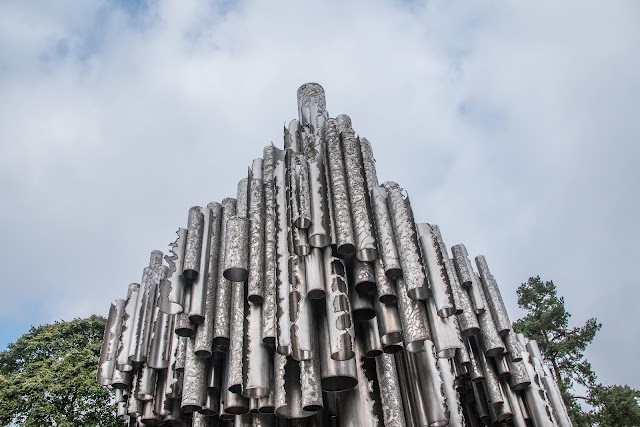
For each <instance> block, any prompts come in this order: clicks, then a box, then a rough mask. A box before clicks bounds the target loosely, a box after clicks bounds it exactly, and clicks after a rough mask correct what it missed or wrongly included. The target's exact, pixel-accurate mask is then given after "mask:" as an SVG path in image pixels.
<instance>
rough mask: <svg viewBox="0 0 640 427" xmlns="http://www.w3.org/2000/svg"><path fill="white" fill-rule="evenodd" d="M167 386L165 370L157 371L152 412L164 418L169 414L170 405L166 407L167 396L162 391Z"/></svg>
mask: <svg viewBox="0 0 640 427" xmlns="http://www.w3.org/2000/svg"><path fill="white" fill-rule="evenodd" d="M166 386H167V369H158V370H157V378H156V386H155V390H154V392H155V395H154V396H153V404H154V407H153V412H155V413H156V414H158V415H160V416H161V417H164V416H166V415H168V414H170V413H171V408H170V405H168V403H169V402H168V400H167V395H166V394H165V393H164V390H165V388H166Z"/></svg>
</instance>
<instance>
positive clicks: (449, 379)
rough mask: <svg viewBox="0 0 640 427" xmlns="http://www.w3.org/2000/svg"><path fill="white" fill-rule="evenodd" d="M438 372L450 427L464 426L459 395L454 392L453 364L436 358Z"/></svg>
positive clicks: (447, 360)
mask: <svg viewBox="0 0 640 427" xmlns="http://www.w3.org/2000/svg"><path fill="white" fill-rule="evenodd" d="M437 364H438V371H439V372H440V378H441V379H442V384H443V392H444V396H445V399H446V404H447V409H448V411H449V412H448V414H447V418H449V425H450V426H464V425H465V421H464V414H463V411H462V405H461V404H460V395H459V394H458V391H457V390H456V376H455V374H454V369H453V367H454V365H455V364H454V362H453V360H451V359H443V358H438V360H437Z"/></svg>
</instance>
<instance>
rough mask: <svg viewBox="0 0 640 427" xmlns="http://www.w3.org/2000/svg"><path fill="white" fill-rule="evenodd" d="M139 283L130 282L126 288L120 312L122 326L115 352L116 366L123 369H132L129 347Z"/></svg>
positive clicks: (131, 338) (136, 309)
mask: <svg viewBox="0 0 640 427" xmlns="http://www.w3.org/2000/svg"><path fill="white" fill-rule="evenodd" d="M139 292H140V285H139V284H137V283H132V284H130V285H129V288H128V290H127V300H126V302H125V305H124V312H123V314H122V326H121V330H120V340H119V341H118V349H117V353H116V368H117V369H119V370H121V371H123V372H127V371H132V370H133V365H132V364H131V362H130V361H129V348H130V347H131V341H132V340H133V334H134V331H135V323H134V320H135V318H136V313H137V311H138V308H137V306H138V293H139Z"/></svg>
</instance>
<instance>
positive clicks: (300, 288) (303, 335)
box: [289, 256, 313, 360]
mask: <svg viewBox="0 0 640 427" xmlns="http://www.w3.org/2000/svg"><path fill="white" fill-rule="evenodd" d="M289 261H290V263H291V267H290V272H289V277H290V282H291V292H290V293H289V310H290V313H289V316H290V322H291V355H292V356H293V358H294V359H296V360H308V359H311V358H312V357H313V343H312V338H313V335H312V326H311V322H312V319H311V307H310V300H309V298H308V297H307V276H306V272H305V268H304V267H305V264H304V258H301V257H297V256H293V257H291V258H290V259H289Z"/></svg>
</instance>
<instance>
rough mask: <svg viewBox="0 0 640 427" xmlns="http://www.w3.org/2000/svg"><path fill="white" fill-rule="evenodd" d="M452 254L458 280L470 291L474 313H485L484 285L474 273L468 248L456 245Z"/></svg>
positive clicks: (452, 249) (452, 248)
mask: <svg viewBox="0 0 640 427" xmlns="http://www.w3.org/2000/svg"><path fill="white" fill-rule="evenodd" d="M451 253H452V254H453V263H454V264H455V266H456V271H457V272H458V279H459V280H460V283H461V284H462V287H463V288H466V289H467V290H468V291H469V297H470V299H471V303H472V305H473V311H474V312H475V313H476V314H480V313H484V312H485V310H486V305H485V301H484V298H482V285H481V284H480V281H479V280H478V278H477V276H476V273H475V272H474V271H473V267H472V266H471V261H469V254H468V252H467V248H466V247H465V246H464V245H462V244H460V245H454V246H452V247H451Z"/></svg>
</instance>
